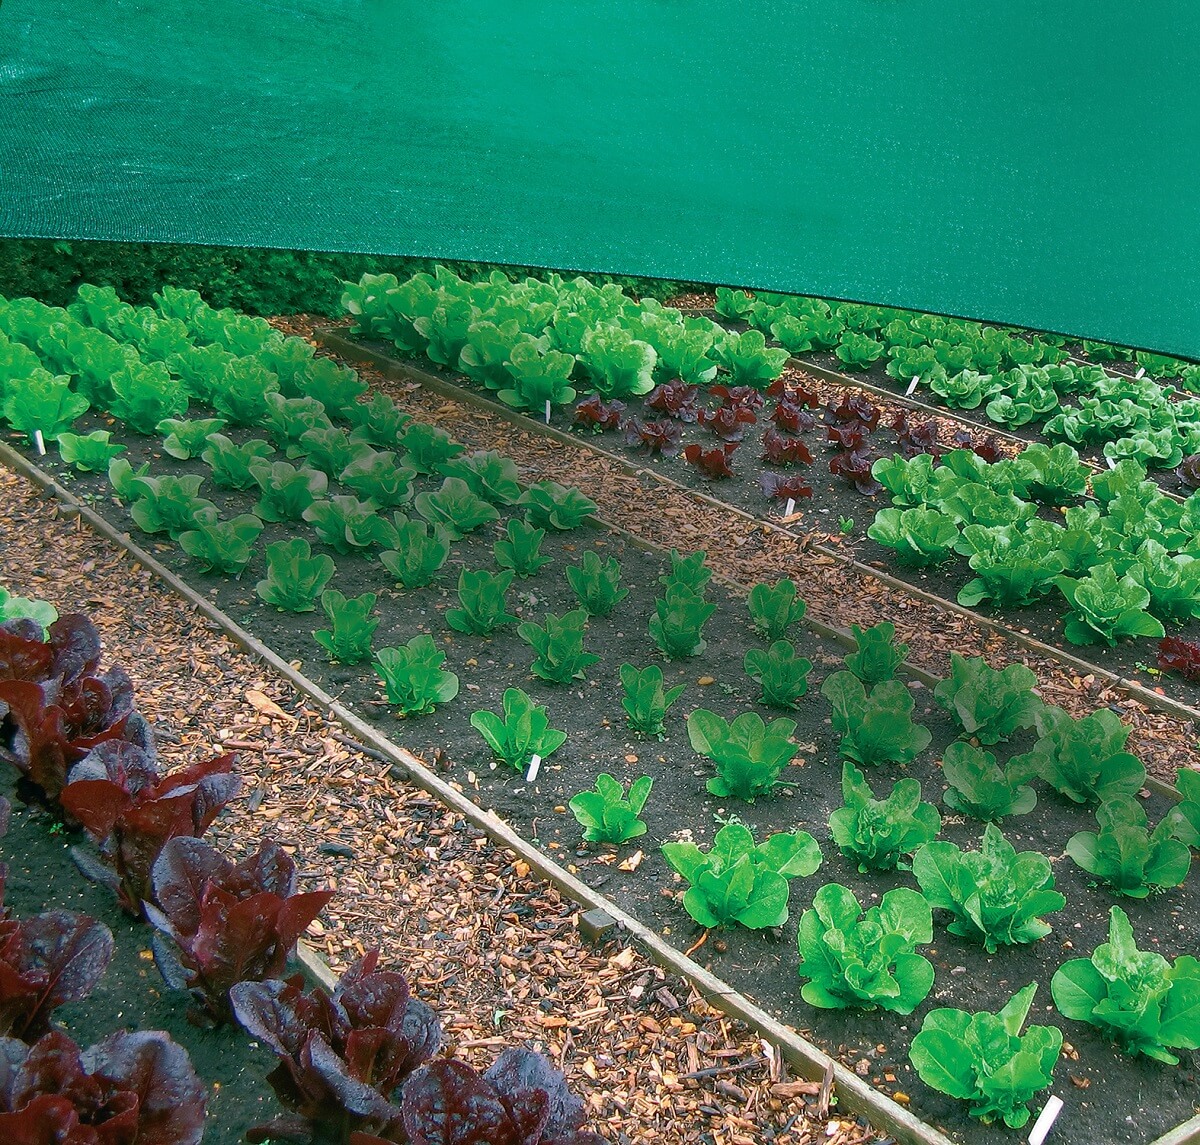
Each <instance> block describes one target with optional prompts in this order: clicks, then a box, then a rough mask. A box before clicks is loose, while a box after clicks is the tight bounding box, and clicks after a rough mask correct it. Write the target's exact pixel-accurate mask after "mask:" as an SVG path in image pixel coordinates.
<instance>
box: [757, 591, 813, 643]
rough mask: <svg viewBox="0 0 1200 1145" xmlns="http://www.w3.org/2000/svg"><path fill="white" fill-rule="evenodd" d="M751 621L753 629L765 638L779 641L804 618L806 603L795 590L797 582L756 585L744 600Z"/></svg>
mask: <svg viewBox="0 0 1200 1145" xmlns="http://www.w3.org/2000/svg"><path fill="white" fill-rule="evenodd" d="M747 606H748V607H749V609H750V621H751V623H752V624H753V625H754V630H755V632H758V633H759V634H760V635H762V636H764V637H765V638H766V639H767V640H771V641H774V640H782V639H783V638H784V637H785V636H787V630H788V629H789V628H791V626H792V625H793V624H798V623H799V622H800V621H801V620H803V619H804V613H805V611H806V610H807V608H808V606H807V605H806V604H805V602H804V601H803V600H801V599H800V595H799V593H798V592H797V591H796V582H795V581H792V580H786V579H785V580H779V581H776V582H775V584H774V585H773V586H772V585H766V584H756V585H755V586H754V587H753V588H751V590H750V596H749V598H748V600H747Z"/></svg>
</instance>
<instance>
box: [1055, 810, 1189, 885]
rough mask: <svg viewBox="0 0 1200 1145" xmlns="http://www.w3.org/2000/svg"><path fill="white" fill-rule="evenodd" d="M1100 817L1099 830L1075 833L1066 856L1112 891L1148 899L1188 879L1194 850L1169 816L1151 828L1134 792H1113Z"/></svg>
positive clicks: (1097, 817) (1069, 842)
mask: <svg viewBox="0 0 1200 1145" xmlns="http://www.w3.org/2000/svg"><path fill="white" fill-rule="evenodd" d="M1096 819H1097V821H1098V823H1099V825H1100V830H1099V832H1095V831H1079V832H1077V833H1076V834H1074V835H1072V836H1071V838H1070V840H1069V841H1068V842H1067V854H1068V855H1070V856H1071V858H1072V859H1074V860H1075V862H1076V863H1077V864H1078V865H1079V866H1081V867H1082V868H1083V869H1084V870H1085V871H1087V872H1088V874H1089V875H1094V876H1095V877H1096V878H1098V879H1099V880H1100V881H1101V882H1102V883H1104V884H1105V885H1106V886H1108V887H1109V888H1110V889H1111V890H1113V891H1115V892H1116V893H1118V894H1123V895H1127V896H1128V897H1129V898H1135V899H1144V898H1145V897H1146V896H1147V895H1149V894H1150V892H1151V891H1160V890H1166V889H1167V888H1168V887H1177V886H1179V885H1180V884H1182V882H1183V880H1184V879H1186V878H1187V874H1188V870H1189V869H1190V868H1191V865H1192V852H1191V851H1190V850H1189V849H1188V846H1187V844H1186V843H1181V842H1180V841H1179V840H1178V839H1176V838H1174V837H1173V831H1174V827H1175V823H1174V821H1173V820H1172V818H1171V816H1170V815H1168V816H1166V817H1165V818H1164V819H1163V820H1162V821H1161V822H1160V823H1159V824H1158V825H1157V826H1156V827H1155V828H1154V830H1153V831H1148V830H1147V829H1146V811H1145V808H1143V807H1142V805H1141V804H1140V803H1139V802H1138V801H1137V800H1136V799H1135V798H1134V797H1133V796H1131V795H1113V796H1111V797H1109V798H1108V799H1107V800H1106V801H1105V802H1104V803H1101V804H1100V806H1099V807H1097V808H1096Z"/></svg>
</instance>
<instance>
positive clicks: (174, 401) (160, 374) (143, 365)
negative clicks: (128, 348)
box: [109, 361, 188, 437]
mask: <svg viewBox="0 0 1200 1145" xmlns="http://www.w3.org/2000/svg"><path fill="white" fill-rule="evenodd" d="M109 385H111V386H112V390H113V400H112V402H111V403H110V405H109V412H110V413H112V414H113V415H114V416H115V417H119V418H120V419H121V420H122V421H123V422H124V423H125V424H126V425H127V426H128V427H129V428H130V429H131V430H133V432H134V433H141V434H145V435H146V436H147V437H149V436H150V435H151V434H153V433H154V432H155V431H156V429H157V427H158V424H159V422H161V421H163V420H164V419H165V418H176V417H180V416H181V415H182V414H183V413H184V412H185V411H186V410H187V407H188V397H187V390H186V389H184V386H183V383H182V382H181V381H179V379H178V378H173V377H171V374H170V371H169V370H168V369H167V367H166V366H164V365H163V364H162V362H133V361H129V362H126V363H125V365H124V366H123V367H122V368H121V369H120V370H118V371H117V372H116V373H115V374H114V375H113V376H112V377H111V378H110V379H109Z"/></svg>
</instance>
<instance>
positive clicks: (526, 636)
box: [517, 608, 600, 684]
mask: <svg viewBox="0 0 1200 1145" xmlns="http://www.w3.org/2000/svg"><path fill="white" fill-rule="evenodd" d="M587 622H588V614H587V612H586V611H585V610H584V609H582V608H577V609H575V610H574V611H572V612H567V613H564V614H563V615H562V616H555V615H554V614H553V613H552V612H548V613H546V623H545V624H544V625H541V624H534V623H533V622H532V621H527V622H526V623H524V624H522V625H521V626H520V627H518V629H517V635H518V636H519V637H520V638H521V639H522V640H524V641H525V643H526V644H528V645H529V646H530V647H531V648H532V649H533V650H534V652H536V653H537V655H536V657H535V658H534V661H533V664H532V666H531V669H530V670H531V671H532V672H533V674H534V675H535V676H540V677H541V678H542V679H543V680H548V681H549V682H550V683H552V684H569V683H571V682H572V681H573V680H582V679H583V675H584V671H585V669H587V668H589V667H591V665H593V664H595V663H596V662H597V661H598V660H599V659H600V657H599V656H597V655H596V654H595V653H593V652H585V651H584V650H583V634H584V629H585V628H586V627H587Z"/></svg>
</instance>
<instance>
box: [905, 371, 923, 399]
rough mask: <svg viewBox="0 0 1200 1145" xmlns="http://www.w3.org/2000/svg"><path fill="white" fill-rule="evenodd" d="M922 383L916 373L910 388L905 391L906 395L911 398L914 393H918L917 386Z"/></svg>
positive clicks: (909, 384) (909, 385)
mask: <svg viewBox="0 0 1200 1145" xmlns="http://www.w3.org/2000/svg"><path fill="white" fill-rule="evenodd" d="M920 383H921V379H920V377H918V376H915V375H914V377H913V380H912V381H911V382H909V383H908V389H906V390H905V391H904V396H905V397H906V398H911V397H912V396H913V394H914V393H916V389H917V386H918V385H920Z"/></svg>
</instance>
